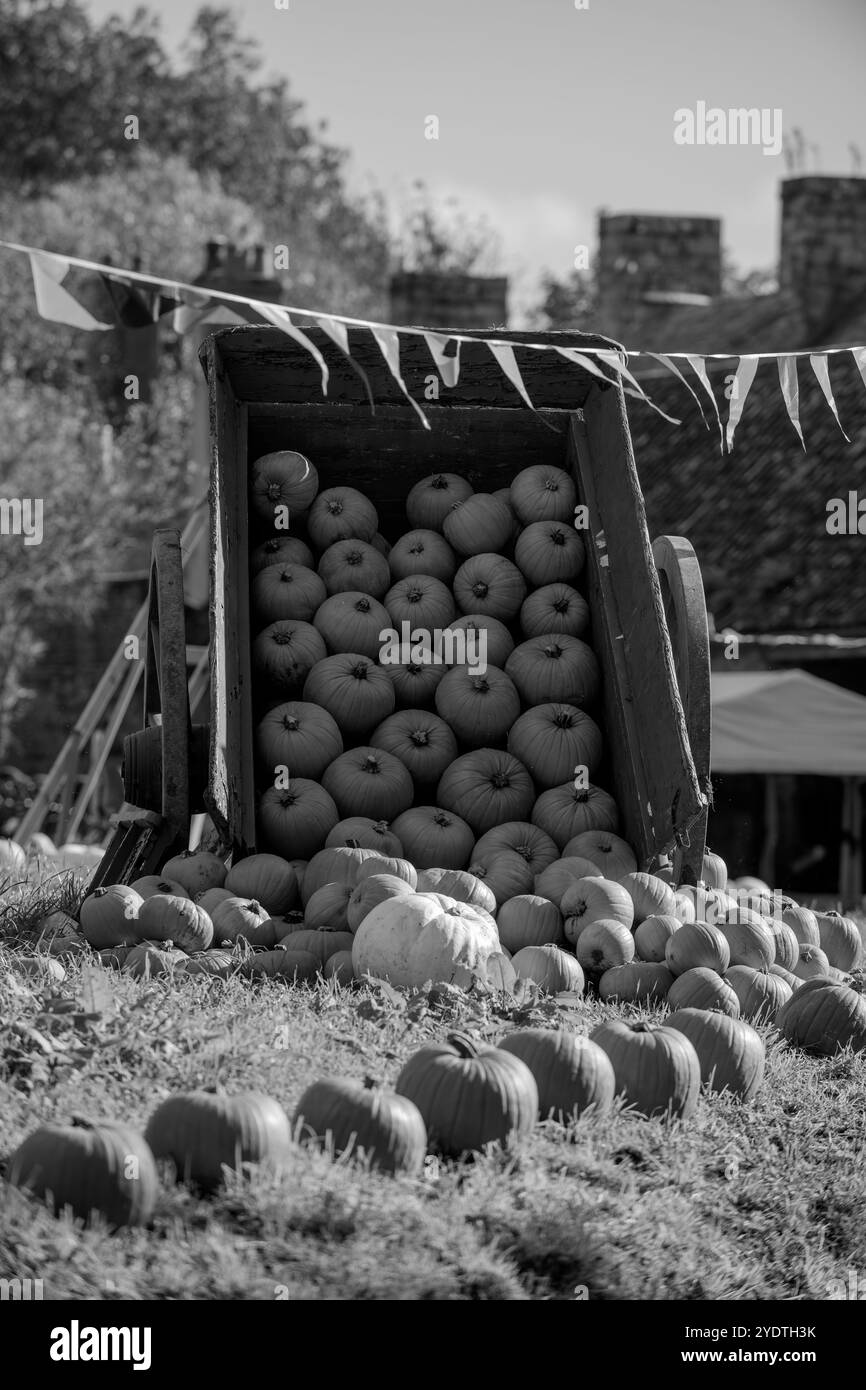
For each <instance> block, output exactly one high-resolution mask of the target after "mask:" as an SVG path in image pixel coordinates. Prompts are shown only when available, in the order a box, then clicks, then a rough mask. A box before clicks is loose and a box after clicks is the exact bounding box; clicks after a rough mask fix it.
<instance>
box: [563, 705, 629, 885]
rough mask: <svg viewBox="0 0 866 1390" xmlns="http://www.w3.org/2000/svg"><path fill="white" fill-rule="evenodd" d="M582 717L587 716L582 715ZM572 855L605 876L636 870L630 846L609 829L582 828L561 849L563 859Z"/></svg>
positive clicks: (619, 874)
mask: <svg viewBox="0 0 866 1390" xmlns="http://www.w3.org/2000/svg"><path fill="white" fill-rule="evenodd" d="M583 718H584V719H587V718H589V716H588V715H583ZM572 855H575V856H577V857H578V858H583V859H591V860H592V862H593V864H597V865H598V867H599V871H600V872H601V873H602V874H604V877H605V878H609V879H620V878H624V877H625V875H626V874H631V873H636V872H637V860H636V859H635V856H634V854H633V852H632V848H631V846H630V845H628V844H626V842H625V840H622V839H620V837H619V835H614V834H612V833H611V831H609V830H584V831H583V832H582V833H581V834H580V835H575V836H574V838H573V839H572V840H569V842H568V844H567V845H566V846H565V848H564V850H563V851H562V856H563V858H564V859H568V858H570V857H571V856H572Z"/></svg>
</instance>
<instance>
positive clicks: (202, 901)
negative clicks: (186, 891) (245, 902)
mask: <svg viewBox="0 0 866 1390" xmlns="http://www.w3.org/2000/svg"><path fill="white" fill-rule="evenodd" d="M234 896H235V894H234V893H232V892H231V891H230V890H229V889H228V888H205V890H204V892H203V893H196V895H195V901H196V902H197V903H198V905H199V907H203V908H204V910H205V912H206V913H207V915H208V917H211V918H213V914H214V908H215V907H217V906H218V905H219V904H220V903H224V902H225V900H226V898H233V897H234Z"/></svg>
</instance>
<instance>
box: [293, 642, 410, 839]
mask: <svg viewBox="0 0 866 1390" xmlns="http://www.w3.org/2000/svg"><path fill="white" fill-rule="evenodd" d="M394 698H395V697H394V686H393V684H392V683H391V681H390V680H389V678H388V675H387V673H386V672H385V671H384V670H383V669H382V667H381V666H377V665H376V664H375V663H374V662H372V661H371V660H370V658H369V657H366V656H361V654H360V653H359V652H342V653H340V654H339V655H338V656H329V657H326V658H325V659H324V660H323V661H319V662H317V663H316V665H315V666H314V667H313V669H312V670H311V671H310V674H309V675H308V677H307V679H306V682H305V684H304V699H305V700H310V701H312V703H313V704H317V705H321V706H322V708H323V709H325V710H327V711H328V713H329V714H330V715H331V717H332V718H333V719H334V721H335V722H336V724H337V726H338V728H339V729H340V731H341V733H342V736H343V740H344V742H350V741H352V740H355V739H359V738H362V737H363V736H364V735H365V734H367V733H369V732H370V730H371V729H374V728H375V727H376V725H377V724H381V722H382V720H383V719H385V718H386V717H387V716H388V715H389V714H391V713H392V711H393V709H394ZM323 785H324V783H323ZM346 814H349V813H348V812H347V813H346ZM352 814H359V815H365V814H367V813H366V812H363V811H361V812H352Z"/></svg>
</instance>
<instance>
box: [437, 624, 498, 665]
mask: <svg viewBox="0 0 866 1390" xmlns="http://www.w3.org/2000/svg"><path fill="white" fill-rule="evenodd" d="M458 633H465V636H464V637H460V636H458V635H457V634H458ZM452 634H453V636H452ZM513 651H514V638H513V637H512V636H511V633H510V632H509V631H508V628H507V627H506V626H505V624H504V623H501V622H500V621H499V619H498V618H487V617H485V616H484V614H483V613H466V614H464V616H463V617H462V618H455V619H454V621H453V622H451V623H449V624H448V626H447V628H446V629H445V631H444V633H443V634H442V658H443V660H444V662H445V664H446V665H447V666H467V665H478V664H479V661H480V660H481V659H482V658H483V660H484V661H486V662H487V664H488V665H489V666H498V667H499V669H500V670H502V669H503V668H504V666H505V663H506V661H507V660H508V658H509V657H510V655H511V653H512V652H513Z"/></svg>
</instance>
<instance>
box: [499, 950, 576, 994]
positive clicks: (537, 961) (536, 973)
mask: <svg viewBox="0 0 866 1390" xmlns="http://www.w3.org/2000/svg"><path fill="white" fill-rule="evenodd" d="M511 964H512V965H513V966H514V969H515V970H516V972H517V976H518V979H521V980H533V981H534V982H535V984H537V985H538V987H539V989H542V990H544V992H545V993H546V994H562V993H563V992H565V991H567V992H568V993H571V994H582V993H583V987H584V983H585V982H584V976H583V970H582V968H581V965H580V962H579V961H577V960H575V958H574V956H573V955H572V954H571V953H570V952H569V951H563V950H562V948H561V947H559V946H555V945H553V944H552V943H551V944H548V945H546V946H523V947H521V949H520V950H519V951H515V953H514V955H513V957H512V960H511Z"/></svg>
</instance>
